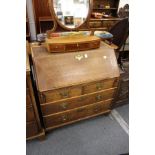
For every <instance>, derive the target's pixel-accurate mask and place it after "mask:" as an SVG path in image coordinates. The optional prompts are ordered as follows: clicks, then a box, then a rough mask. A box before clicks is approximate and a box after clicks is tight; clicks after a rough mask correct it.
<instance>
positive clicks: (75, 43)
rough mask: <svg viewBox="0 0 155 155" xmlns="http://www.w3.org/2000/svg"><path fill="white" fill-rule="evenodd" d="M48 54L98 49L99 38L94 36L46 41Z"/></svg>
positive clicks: (55, 38) (57, 38)
mask: <svg viewBox="0 0 155 155" xmlns="http://www.w3.org/2000/svg"><path fill="white" fill-rule="evenodd" d="M46 47H47V50H48V51H49V52H74V51H76V52H78V51H84V50H89V49H95V48H99V47H100V38H98V37H95V36H67V37H53V38H50V39H46Z"/></svg>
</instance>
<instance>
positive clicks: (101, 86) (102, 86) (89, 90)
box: [84, 78, 118, 94]
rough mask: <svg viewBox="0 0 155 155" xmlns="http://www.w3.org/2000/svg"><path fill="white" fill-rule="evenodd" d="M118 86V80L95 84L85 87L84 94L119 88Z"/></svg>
mask: <svg viewBox="0 0 155 155" xmlns="http://www.w3.org/2000/svg"><path fill="white" fill-rule="evenodd" d="M117 85H118V79H117V78H113V79H108V80H103V81H99V82H94V83H91V84H88V85H86V86H84V94H88V93H92V92H96V91H101V90H104V89H108V88H112V87H117Z"/></svg>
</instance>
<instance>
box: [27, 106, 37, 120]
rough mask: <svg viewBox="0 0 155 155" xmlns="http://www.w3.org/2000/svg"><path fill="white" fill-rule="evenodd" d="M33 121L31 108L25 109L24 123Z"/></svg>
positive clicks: (33, 116)
mask: <svg viewBox="0 0 155 155" xmlns="http://www.w3.org/2000/svg"><path fill="white" fill-rule="evenodd" d="M34 120H35V115H34V110H33V107H32V106H31V107H26V122H31V121H34Z"/></svg>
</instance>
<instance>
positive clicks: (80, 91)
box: [41, 78, 118, 104]
mask: <svg viewBox="0 0 155 155" xmlns="http://www.w3.org/2000/svg"><path fill="white" fill-rule="evenodd" d="M117 85H118V79H117V78H113V79H107V80H102V81H98V82H92V83H89V84H81V85H79V86H74V87H68V88H61V89H56V90H51V91H47V92H43V93H42V95H41V103H42V104H43V103H48V102H53V101H58V100H62V99H65V98H71V97H76V96H81V95H84V94H89V93H93V92H97V91H101V90H104V89H109V88H113V87H117Z"/></svg>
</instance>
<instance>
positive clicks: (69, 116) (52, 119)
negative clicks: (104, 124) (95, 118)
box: [44, 99, 112, 128]
mask: <svg viewBox="0 0 155 155" xmlns="http://www.w3.org/2000/svg"><path fill="white" fill-rule="evenodd" d="M111 101H112V100H111V99H110V100H107V101H102V102H98V103H96V104H92V105H89V106H85V107H81V108H77V109H73V110H71V111H69V112H64V113H61V114H55V115H51V116H47V117H44V123H45V127H46V128H48V127H53V126H57V125H61V124H65V123H67V122H71V121H76V120H78V119H82V118H85V117H89V116H91V115H95V114H98V113H102V112H104V111H107V110H110V106H111Z"/></svg>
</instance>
